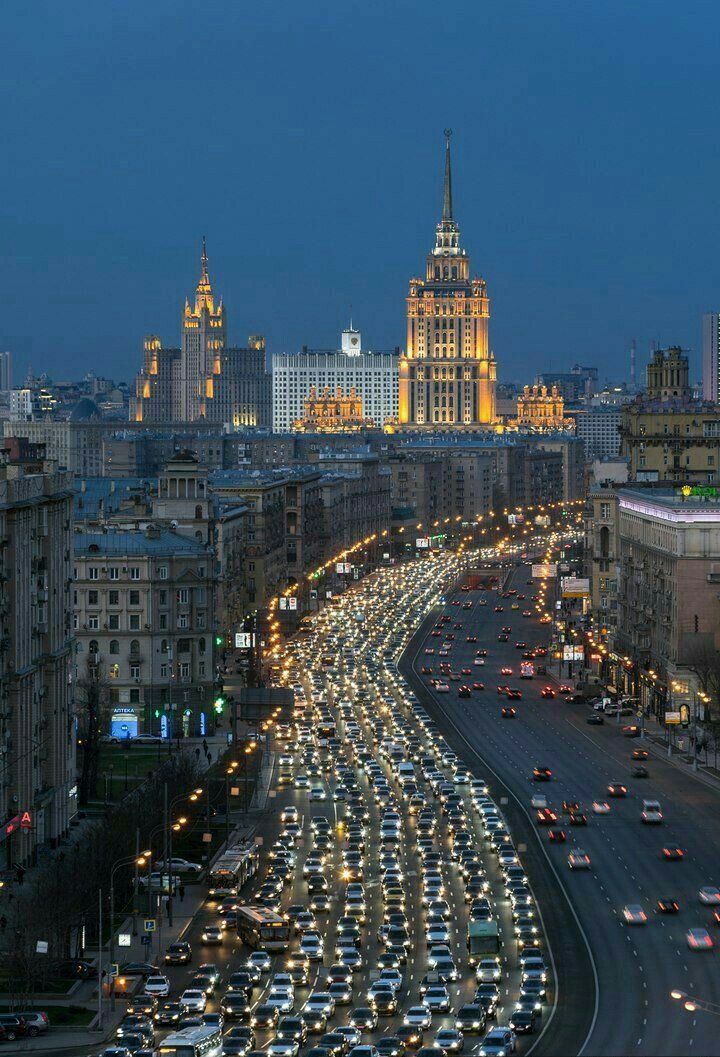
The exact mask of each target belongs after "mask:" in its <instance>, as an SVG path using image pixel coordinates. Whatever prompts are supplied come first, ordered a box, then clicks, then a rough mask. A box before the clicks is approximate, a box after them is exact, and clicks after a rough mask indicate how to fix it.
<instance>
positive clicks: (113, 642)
mask: <svg viewBox="0 0 720 1057" xmlns="http://www.w3.org/2000/svg"><path fill="white" fill-rule="evenodd" d="M110 653H111V654H112V656H113V657H116V656H117V655H118V654H119V653H120V643H119V642H118V640H117V639H110Z"/></svg>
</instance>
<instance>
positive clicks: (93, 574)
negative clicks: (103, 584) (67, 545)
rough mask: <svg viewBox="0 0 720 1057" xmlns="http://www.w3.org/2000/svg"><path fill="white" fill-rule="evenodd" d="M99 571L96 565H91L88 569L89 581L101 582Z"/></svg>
mask: <svg viewBox="0 0 720 1057" xmlns="http://www.w3.org/2000/svg"><path fill="white" fill-rule="evenodd" d="M99 579H100V577H99V576H98V570H97V568H96V567H95V566H94V565H91V566H90V568H89V569H88V580H99Z"/></svg>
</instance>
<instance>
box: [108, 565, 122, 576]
mask: <svg viewBox="0 0 720 1057" xmlns="http://www.w3.org/2000/svg"><path fill="white" fill-rule="evenodd" d="M108 579H109V580H119V579H120V570H119V569H118V567H117V565H111V566H110V568H109V569H108Z"/></svg>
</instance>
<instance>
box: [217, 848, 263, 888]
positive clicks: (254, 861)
mask: <svg viewBox="0 0 720 1057" xmlns="http://www.w3.org/2000/svg"><path fill="white" fill-rule="evenodd" d="M259 866H260V855H259V853H258V850H257V848H256V847H255V845H251V846H250V847H246V848H230V849H229V851H226V852H223V854H222V855H221V856H220V858H219V859H217V860H216V862H215V864H214V865H213V866H212V867H211V869H210V872H209V874H208V895H209V896H210V897H211V898H214V897H216V896H236V895H237V894H238V892H239V891H240V889H241V888H242V887H243V885H244V884H245V883H246V882H247V881H249V880H250V878H251V877H254V876H255V874H256V873H257V872H258V868H259Z"/></svg>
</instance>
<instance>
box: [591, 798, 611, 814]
mask: <svg viewBox="0 0 720 1057" xmlns="http://www.w3.org/2000/svg"><path fill="white" fill-rule="evenodd" d="M592 809H593V813H594V814H595V815H607V814H608V813H609V812H610V805H609V804H608V802H607V800H593V806H592Z"/></svg>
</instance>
